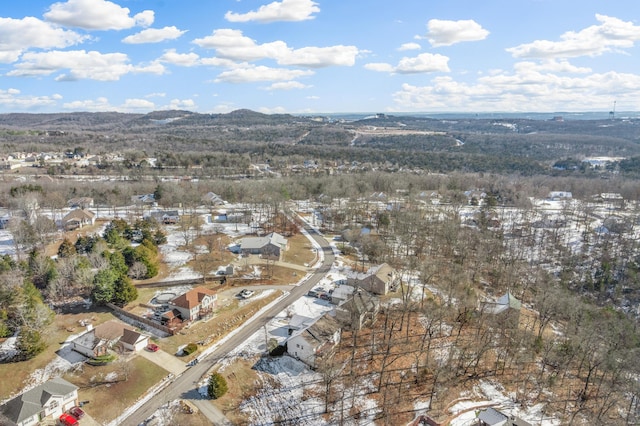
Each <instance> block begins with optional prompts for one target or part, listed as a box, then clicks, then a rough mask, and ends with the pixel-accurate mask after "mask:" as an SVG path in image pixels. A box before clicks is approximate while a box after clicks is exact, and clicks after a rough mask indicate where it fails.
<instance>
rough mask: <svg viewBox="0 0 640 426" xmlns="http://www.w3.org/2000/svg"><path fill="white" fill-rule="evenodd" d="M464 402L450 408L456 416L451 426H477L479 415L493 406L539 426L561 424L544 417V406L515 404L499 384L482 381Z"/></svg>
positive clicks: (466, 396) (463, 399)
mask: <svg viewBox="0 0 640 426" xmlns="http://www.w3.org/2000/svg"><path fill="white" fill-rule="evenodd" d="M461 399H462V400H461V401H460V402H458V403H456V404H454V405H453V406H451V407H450V408H449V412H450V413H451V414H452V415H453V416H454V417H453V419H452V420H451V422H450V423H449V425H450V426H471V425H475V424H477V413H478V411H481V410H483V409H485V408H486V407H487V406H492V407H494V408H495V409H497V410H499V411H500V412H502V413H503V414H508V415H514V416H517V417H520V418H521V419H523V420H525V421H527V422H529V423H531V424H532V425H538V426H556V425H560V422H559V421H558V420H556V419H553V418H549V417H547V416H545V415H544V412H543V408H544V406H543V404H537V405H533V406H531V407H526V408H525V407H522V406H521V405H519V404H516V403H515V402H513V398H511V397H509V396H507V395H505V394H504V391H503V390H502V387H501V386H500V385H499V384H495V383H491V382H488V381H481V382H480V384H479V385H478V386H476V387H475V388H474V389H473V392H470V393H469V395H465V396H464V398H461Z"/></svg>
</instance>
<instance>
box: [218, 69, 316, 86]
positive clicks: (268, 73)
mask: <svg viewBox="0 0 640 426" xmlns="http://www.w3.org/2000/svg"><path fill="white" fill-rule="evenodd" d="M312 74H313V71H304V70H290V69H285V68H270V67H265V66H249V67H244V68H236V69H231V70H227V71H223V72H221V73H220V74H219V75H218V77H216V79H215V80H214V82H216V83H220V82H225V83H251V82H257V81H288V80H294V79H296V78H300V77H305V76H309V75H312Z"/></svg>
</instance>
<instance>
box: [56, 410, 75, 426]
mask: <svg viewBox="0 0 640 426" xmlns="http://www.w3.org/2000/svg"><path fill="white" fill-rule="evenodd" d="M58 420H60V423H61V424H63V425H64V426H76V425H77V424H78V419H76V418H75V417H73V416H72V415H71V414H69V413H62V414H61V415H60V417H59V418H58Z"/></svg>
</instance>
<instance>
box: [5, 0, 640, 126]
mask: <svg viewBox="0 0 640 426" xmlns="http://www.w3.org/2000/svg"><path fill="white" fill-rule="evenodd" d="M614 101H615V102H616V109H617V110H618V111H638V110H640V3H639V2H638V0H609V1H603V0H481V1H480V0H441V1H434V0H398V1H393V2H392V1H389V0H387V1H382V0H368V1H356V0H315V1H314V0H274V1H271V0H112V1H107V0H63V1H60V2H52V1H43V0H17V1H9V0H2V2H1V4H0V113H7V112H59V111H122V112H149V111H153V110H161V109H186V110H190V111H197V112H202V113H217V112H229V111H232V110H235V109H239V108H248V109H253V110H255V111H261V112H265V113H275V112H288V113H294V114H307V113H322V112H325V113H330V112H555V111H609V110H610V109H611V108H612V107H613V103H614Z"/></svg>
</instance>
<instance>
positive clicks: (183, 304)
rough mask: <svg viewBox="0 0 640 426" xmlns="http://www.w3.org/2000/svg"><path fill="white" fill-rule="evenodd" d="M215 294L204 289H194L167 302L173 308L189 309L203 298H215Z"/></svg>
mask: <svg viewBox="0 0 640 426" xmlns="http://www.w3.org/2000/svg"><path fill="white" fill-rule="evenodd" d="M215 295H216V292H215V291H213V290H209V289H208V288H205V287H202V286H200V287H196V288H194V289H192V290H189V291H188V292H186V293H184V294H181V295H180V296H178V297H176V298H174V299H173V300H171V302H169V303H170V304H171V305H173V306H178V307H180V308H185V309H191V308H194V307H196V306H198V305H199V304H200V302H202V299H204V297H205V296H215Z"/></svg>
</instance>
